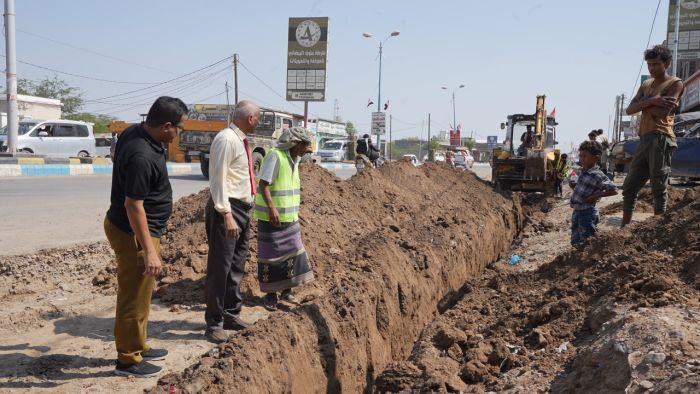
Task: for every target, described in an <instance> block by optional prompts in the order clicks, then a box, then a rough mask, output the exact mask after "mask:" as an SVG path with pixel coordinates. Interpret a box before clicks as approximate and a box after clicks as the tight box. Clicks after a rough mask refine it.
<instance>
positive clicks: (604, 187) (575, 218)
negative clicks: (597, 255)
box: [569, 141, 617, 245]
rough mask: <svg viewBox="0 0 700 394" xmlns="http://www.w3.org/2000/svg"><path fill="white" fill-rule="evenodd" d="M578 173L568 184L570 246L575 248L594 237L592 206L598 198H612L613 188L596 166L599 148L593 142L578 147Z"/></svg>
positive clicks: (598, 145) (595, 222)
mask: <svg viewBox="0 0 700 394" xmlns="http://www.w3.org/2000/svg"><path fill="white" fill-rule="evenodd" d="M578 151H579V162H580V164H581V170H579V173H578V179H577V180H576V181H573V180H570V181H569V187H571V188H572V189H574V192H573V194H572V195H571V207H572V208H573V209H574V211H573V213H572V214H571V244H572V245H576V244H579V243H581V242H583V241H584V240H586V239H588V238H590V237H592V236H594V235H595V233H596V231H598V229H597V227H596V226H597V225H598V209H597V208H596V207H595V204H596V203H597V202H598V201H599V200H600V198H601V197H608V196H614V195H616V194H617V188H616V187H615V185H614V184H613V183H612V181H611V180H610V179H609V178H608V177H607V176H605V174H603V172H602V171H601V170H600V168H599V167H598V165H597V163H598V160H600V155H601V154H602V152H603V148H602V146H601V145H600V143H598V142H596V141H585V142H583V143H582V144H581V146H579V148H578Z"/></svg>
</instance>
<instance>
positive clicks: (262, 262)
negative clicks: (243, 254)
mask: <svg viewBox="0 0 700 394" xmlns="http://www.w3.org/2000/svg"><path fill="white" fill-rule="evenodd" d="M313 280H314V273H313V271H312V270H311V263H310V262H309V257H308V255H307V254H306V249H304V244H303V243H302V241H301V226H300V225H299V222H294V223H282V225H281V226H279V227H276V226H273V225H272V224H270V223H269V222H266V221H264V220H258V281H259V282H260V290H261V291H262V292H264V293H273V292H278V291H282V290H285V289H291V288H292V287H296V286H299V285H303V284H306V283H310V282H313Z"/></svg>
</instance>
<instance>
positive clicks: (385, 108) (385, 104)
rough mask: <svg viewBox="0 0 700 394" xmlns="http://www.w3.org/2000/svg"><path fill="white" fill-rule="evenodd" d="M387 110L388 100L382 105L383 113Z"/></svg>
mask: <svg viewBox="0 0 700 394" xmlns="http://www.w3.org/2000/svg"><path fill="white" fill-rule="evenodd" d="M388 108H389V100H387V101H386V103H384V111H386V110H387V109H388Z"/></svg>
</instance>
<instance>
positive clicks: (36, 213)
mask: <svg viewBox="0 0 700 394" xmlns="http://www.w3.org/2000/svg"><path fill="white" fill-rule="evenodd" d="M170 179H171V183H172V186H173V197H174V198H176V199H177V198H180V197H183V196H186V195H189V194H192V193H196V192H198V191H200V190H202V189H203V188H205V187H206V186H207V181H206V179H205V178H204V177H203V176H201V175H183V176H172V177H171V178H170ZM111 180H112V177H111V176H108V175H89V176H71V177H27V178H4V179H0V255H12V254H19V253H28V252H31V251H33V250H37V249H43V248H52V247H59V246H65V245H72V244H75V243H82V242H92V241H97V240H102V239H104V232H103V230H102V222H103V220H104V214H105V212H107V208H109V191H110V185H111Z"/></svg>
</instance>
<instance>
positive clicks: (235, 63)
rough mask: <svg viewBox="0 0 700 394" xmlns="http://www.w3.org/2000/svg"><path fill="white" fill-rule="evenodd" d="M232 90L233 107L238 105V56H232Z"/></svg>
mask: <svg viewBox="0 0 700 394" xmlns="http://www.w3.org/2000/svg"><path fill="white" fill-rule="evenodd" d="M233 90H234V93H233V94H234V96H233V98H234V100H236V101H235V102H234V105H238V54H237V53H234V54H233Z"/></svg>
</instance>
